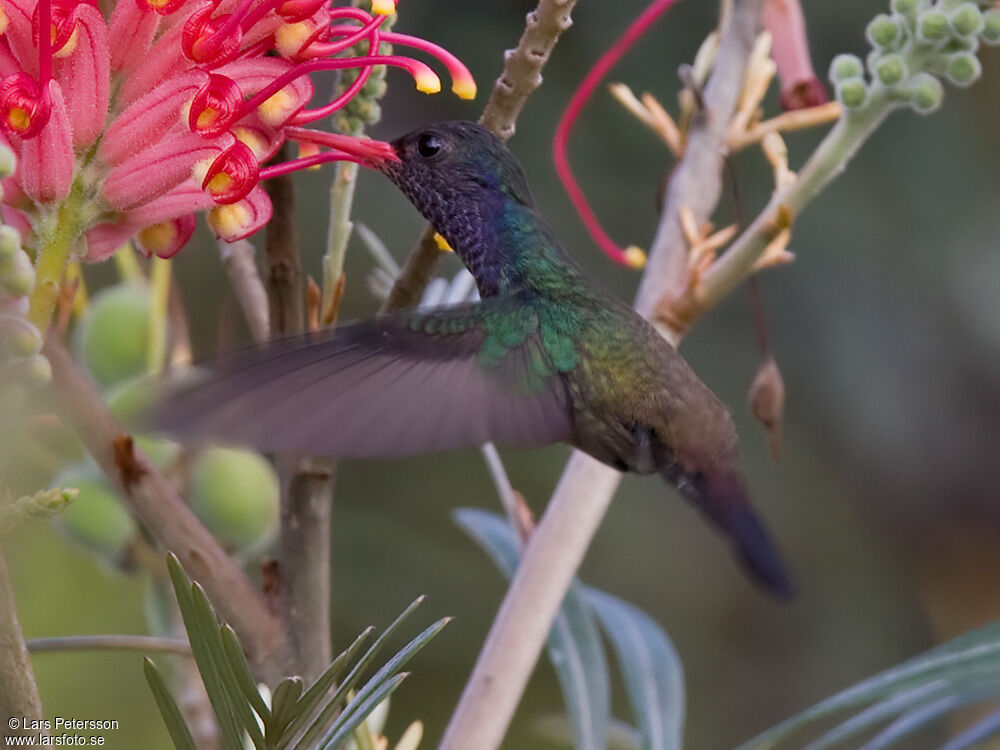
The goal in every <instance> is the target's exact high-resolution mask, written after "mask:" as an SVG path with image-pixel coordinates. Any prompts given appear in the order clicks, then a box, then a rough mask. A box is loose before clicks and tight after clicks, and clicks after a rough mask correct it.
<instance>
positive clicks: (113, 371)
mask: <svg viewBox="0 0 1000 750" xmlns="http://www.w3.org/2000/svg"><path fill="white" fill-rule="evenodd" d="M150 306H151V300H150V293H149V289H148V288H147V287H146V286H145V285H144V284H119V285H117V286H113V287H110V288H109V289H105V290H103V291H102V292H100V293H99V294H97V295H95V296H94V298H93V300H91V303H90V306H89V308H88V310H87V316H86V318H85V319H84V321H83V325H82V326H81V327H80V330H79V332H78V337H79V338H78V343H79V351H80V355H81V356H82V357H83V361H84V362H85V363H86V365H87V368H88V369H89V370H90V374H91V375H93V376H94V379H95V380H97V382H98V383H100V384H101V385H104V386H107V385H112V384H113V383H119V382H121V381H123V380H128V379H129V378H133V377H135V376H136V375H140V374H142V373H143V372H145V370H146V354H147V348H148V342H149V324H150Z"/></svg>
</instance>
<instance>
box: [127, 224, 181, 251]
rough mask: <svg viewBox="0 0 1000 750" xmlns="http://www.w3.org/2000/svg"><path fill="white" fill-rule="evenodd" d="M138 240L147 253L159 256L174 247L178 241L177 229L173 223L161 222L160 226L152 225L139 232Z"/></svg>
mask: <svg viewBox="0 0 1000 750" xmlns="http://www.w3.org/2000/svg"><path fill="white" fill-rule="evenodd" d="M136 239H137V240H138V241H139V244H140V245H141V246H142V249H143V250H145V251H146V252H149V253H152V254H154V255H155V254H157V253H158V252H163V251H165V250H167V249H169V248H170V246H171V245H173V243H174V241H175V240H176V239H177V227H176V225H175V224H174V222H172V221H161V222H160V223H159V224H150V225H149V226H148V227H146V228H144V229H140V230H139V234H138V235H137V237H136Z"/></svg>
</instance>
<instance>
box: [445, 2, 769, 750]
mask: <svg viewBox="0 0 1000 750" xmlns="http://www.w3.org/2000/svg"><path fill="white" fill-rule="evenodd" d="M761 5H762V0H735V2H734V3H733V11H732V12H731V13H730V14H729V15H728V19H727V21H726V23H725V25H724V28H723V29H722V34H721V41H720V45H719V52H718V57H717V59H716V64H715V70H714V73H713V74H712V77H711V78H710V79H709V82H708V84H707V86H706V88H705V91H704V100H705V103H706V109H705V110H704V111H702V112H700V113H698V115H697V117H696V120H695V122H693V123H692V127H691V131H690V134H689V137H688V144H687V148H686V149H685V152H684V156H683V158H682V159H681V161H680V162H679V163H678V165H677V167H676V168H675V170H674V172H673V175H672V177H671V181H670V185H669V188H668V191H667V202H666V204H665V208H664V211H663V214H662V216H661V219H660V225H659V229H658V231H657V235H656V237H655V239H654V241H653V247H652V251H651V253H650V262H649V265H648V266H647V268H646V272H645V274H644V276H643V281H642V284H641V286H640V289H639V294H638V296H637V298H636V309H637V310H639V312H640V313H642V314H643V315H645V316H646V317H651V316H652V315H653V313H654V310H655V308H656V304H657V302H658V300H659V299H660V297H661V296H662V295H663V293H664V291H665V290H668V289H671V288H677V287H678V285H679V283H680V282H681V281H682V280H684V279H685V278H686V276H687V273H688V266H687V248H688V246H687V241H686V240H685V238H684V234H683V231H682V228H681V224H680V209H681V207H682V206H684V205H687V206H689V207H690V209H691V210H692V212H693V213H694V216H695V218H696V219H697V220H698V223H699V224H701V223H703V222H704V221H706V220H707V219H708V216H709V214H710V213H711V211H712V210H713V208H714V207H715V204H716V202H717V201H718V197H719V193H720V191H721V186H722V179H721V172H722V158H723V154H724V146H725V138H726V133H727V130H728V124H729V121H730V119H731V117H732V114H733V112H734V111H735V109H736V106H737V103H738V101H739V95H740V90H741V87H742V84H743V80H744V70H745V68H746V63H747V59H748V57H749V55H750V50H751V47H752V46H753V42H754V38H755V37H756V32H757V24H758V19H759V17H760V9H761ZM661 330H662V329H661ZM664 333H665V335H666V336H667V338H668V340H669V341H670V342H671V343H673V344H675V345H676V344H677V342H678V340H679V337H678V336H677V335H675V334H673V333H671V332H670V331H664ZM620 479H621V475H620V474H619V473H618V472H617V471H615V470H614V469H611V468H609V467H607V466H605V465H604V464H601V463H599V462H598V461H596V460H595V459H593V458H590V457H589V456H587V455H585V454H582V453H580V452H579V451H577V452H575V453H574V454H573V456H572V457H571V458H570V461H569V464H568V465H567V467H566V470H565V471H564V472H563V475H562V478H561V479H560V481H559V485H558V486H557V487H556V491H555V493H554V494H553V496H552V500H551V501H550V502H549V506H548V508H547V509H546V511H545V515H544V516H543V517H542V520H541V523H540V524H539V526H538V527H537V529H536V530H535V533H534V534H533V535H532V537H531V540H530V541H529V543H528V546H527V548H526V549H525V552H524V556H523V558H522V559H521V564H520V566H519V567H518V569H517V572H516V574H515V576H514V579H513V581H512V582H511V585H510V588H509V589H508V592H507V595H506V596H505V597H504V601H503V604H502V605H501V607H500V611H499V613H498V614H497V617H496V620H494V622H493V626H492V628H491V629H490V633H489V636H488V637H487V639H486V644H485V646H484V647H483V650H482V652H481V653H480V655H479V659H478V661H477V662H476V666H475V669H474V671H473V673H472V676H471V678H470V679H469V682H468V683H467V685H466V687H465V690H464V692H463V694H462V698H461V701H460V702H459V705H458V708H457V709H456V711H455V714H454V715H453V716H452V719H451V723H450V724H449V725H448V729H447V730H446V732H445V736H444V739H443V740H442V743H441V749H442V750H466V749H467V748H473V747H474V748H477V750H492V749H493V748H496V747H498V746H499V745H500V742H501V740H502V739H503V736H504V734H505V733H506V730H507V726H508V724H509V723H510V719H511V717H512V716H513V714H514V710H515V709H516V708H517V704H518V702H519V700H520V698H521V694H522V693H523V692H524V688H525V686H526V685H527V683H528V679H529V678H530V676H531V672H532V670H533V669H534V666H535V663H536V662H537V660H538V656H539V653H540V652H541V649H542V646H543V644H544V642H545V639H546V637H547V635H548V632H549V628H550V627H551V625H552V621H553V619H554V618H555V615H556V613H557V611H558V609H559V606H560V604H561V603H562V600H563V598H564V597H565V595H566V591H567V589H568V588H569V585H570V582H571V581H572V579H573V576H574V574H575V573H576V569H577V568H578V567H579V564H580V562H581V561H582V560H583V556H584V554H585V553H586V551H587V547H588V546H589V545H590V540H591V539H592V538H593V536H594V533H595V532H596V531H597V528H598V526H599V525H600V523H601V520H602V519H603V517H604V514H605V512H606V510H607V508H608V505H609V504H610V502H611V498H612V496H613V495H614V491H615V489H616V488H617V486H618V483H619V481H620Z"/></svg>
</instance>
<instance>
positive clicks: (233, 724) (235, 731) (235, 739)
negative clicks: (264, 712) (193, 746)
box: [167, 554, 243, 750]
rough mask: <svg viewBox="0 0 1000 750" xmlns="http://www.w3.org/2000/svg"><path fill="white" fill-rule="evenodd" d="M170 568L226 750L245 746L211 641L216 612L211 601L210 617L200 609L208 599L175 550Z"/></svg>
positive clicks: (200, 671) (168, 559)
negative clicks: (198, 595) (201, 594)
mask: <svg viewBox="0 0 1000 750" xmlns="http://www.w3.org/2000/svg"><path fill="white" fill-rule="evenodd" d="M167 570H168V572H169V574H170V580H171V582H172V583H173V585H174V595H175V596H176V597H177V607H178V609H179V610H180V613H181V619H182V620H183V621H184V629H185V630H186V631H187V634H188V641H189V642H190V644H191V653H192V654H193V655H194V661H195V664H196V665H197V666H198V674H200V675H201V680H202V682H203V683H204V685H205V692H206V693H207V694H208V700H209V703H210V704H211V705H212V711H213V712H214V713H215V718H216V722H217V724H218V725H219V732H220V734H221V735H222V741H223V744H224V746H225V747H226V748H227V750H242V747H243V740H242V734H241V732H240V728H239V723H238V722H237V719H236V715H235V712H234V709H233V706H232V702H231V701H230V699H229V695H228V694H227V693H226V688H225V685H224V684H223V682H222V677H221V675H219V671H218V668H217V667H216V663H215V659H214V658H213V656H212V644H213V643H215V642H216V639H217V638H218V630H217V627H218V625H217V622H216V621H215V613H214V612H213V611H212V610H211V605H209V614H211V618H208V617H205V614H206V613H205V612H203V611H202V610H201V608H200V607H199V605H202V606H204V603H205V602H207V599H204V600H202V599H196V598H195V591H196V588H197V584H194V583H192V582H191V579H190V578H189V577H188V575H187V573H186V572H185V571H184V568H183V567H182V566H181V564H180V560H178V559H177V557H176V556H174V555H173V554H168V555H167ZM209 622H210V624H209ZM220 650H221V646H220Z"/></svg>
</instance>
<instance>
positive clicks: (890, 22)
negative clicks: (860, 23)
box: [865, 13, 903, 49]
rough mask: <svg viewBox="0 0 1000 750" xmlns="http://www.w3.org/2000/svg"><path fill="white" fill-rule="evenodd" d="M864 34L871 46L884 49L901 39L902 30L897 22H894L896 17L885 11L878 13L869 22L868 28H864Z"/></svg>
mask: <svg viewBox="0 0 1000 750" xmlns="http://www.w3.org/2000/svg"><path fill="white" fill-rule="evenodd" d="M865 36H866V37H868V43H869V44H871V45H872V46H873V47H878V48H880V49H886V48H889V47H892V46H893V45H895V44H896V43H897V42H898V41H899V40H900V39H902V36H903V32H902V29H900V28H899V24H897V23H896V19H894V18H893V17H892V16H888V15H886V14H885V13H880V14H879V15H877V16H875V18H873V19H872V20H871V21H870V22H869V24H868V28H866V29H865Z"/></svg>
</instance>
